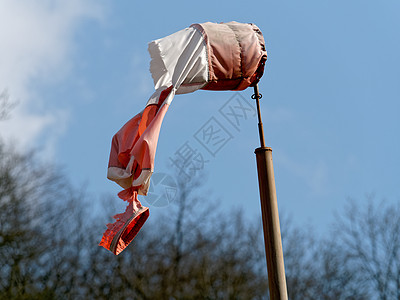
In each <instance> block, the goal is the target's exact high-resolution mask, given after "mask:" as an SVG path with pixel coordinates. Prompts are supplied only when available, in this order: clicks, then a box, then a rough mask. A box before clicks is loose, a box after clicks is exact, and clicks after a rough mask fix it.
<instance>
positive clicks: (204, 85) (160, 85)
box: [100, 22, 267, 255]
mask: <svg viewBox="0 0 400 300" xmlns="http://www.w3.org/2000/svg"><path fill="white" fill-rule="evenodd" d="M148 50H149V53H150V56H151V62H150V72H151V74H152V77H153V80H154V87H155V92H154V93H153V95H152V96H151V97H150V99H149V100H148V102H147V104H146V106H145V108H144V109H143V110H142V111H141V112H140V113H139V114H137V115H136V116H134V117H133V118H132V119H131V120H129V121H128V122H127V123H126V124H125V125H124V126H123V127H122V128H121V129H120V130H119V131H118V132H117V133H116V134H115V135H114V137H113V139H112V143H111V152H110V159H109V163H108V172H107V178H108V179H110V180H113V181H115V182H116V183H117V184H119V185H120V186H121V187H122V188H123V189H124V190H123V191H122V192H120V193H119V194H118V196H119V197H120V198H121V199H122V200H125V201H127V202H128V206H127V208H126V211H125V212H124V213H121V214H118V215H116V216H114V219H116V221H115V222H114V223H113V224H108V225H107V230H106V231H105V233H104V234H103V238H102V240H101V242H100V246H103V247H104V248H106V249H108V250H110V251H111V252H113V253H114V254H115V255H118V254H119V253H120V252H121V251H123V250H124V249H125V248H126V247H127V246H128V245H129V243H130V242H131V241H132V240H133V239H134V237H135V236H136V234H137V233H138V232H139V230H140V229H141V227H142V226H143V224H144V223H145V221H146V220H147V218H148V216H149V209H148V207H144V206H142V204H141V203H140V201H139V200H138V198H137V196H138V194H139V195H146V194H147V191H148V189H149V184H150V177H151V175H152V173H153V171H154V158H155V153H156V148H157V141H158V136H159V132H160V127H161V123H162V121H163V118H164V116H165V113H166V112H167V110H168V108H169V106H170V104H171V102H172V99H173V98H174V96H175V95H176V94H187V93H192V92H194V91H196V90H198V89H203V90H235V91H239V90H244V89H246V88H247V87H249V86H254V85H255V84H257V83H258V81H259V80H260V78H261V76H262V75H263V72H264V65H265V61H266V60H267V52H266V50H265V42H264V38H263V36H262V33H261V31H260V29H259V28H258V27H257V26H256V25H254V24H251V23H248V24H247V23H246V24H244V23H238V22H228V23H218V24H217V23H210V22H207V23H202V24H193V25H191V26H190V27H188V28H185V29H183V30H181V31H178V32H176V33H174V34H171V35H169V36H167V37H164V38H161V39H158V40H155V41H153V42H151V43H149V47H148Z"/></svg>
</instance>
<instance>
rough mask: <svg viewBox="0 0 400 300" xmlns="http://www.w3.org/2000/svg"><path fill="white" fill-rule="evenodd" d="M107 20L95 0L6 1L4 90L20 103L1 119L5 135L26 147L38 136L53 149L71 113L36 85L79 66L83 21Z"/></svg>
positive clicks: (0, 133) (1, 60)
mask: <svg viewBox="0 0 400 300" xmlns="http://www.w3.org/2000/svg"><path fill="white" fill-rule="evenodd" d="M87 19H94V20H97V21H101V20H102V8H101V6H99V5H98V4H97V3H96V2H95V1H77V0H73V1H40V2H37V1H34V2H32V1H27V0H26V1H12V0H6V1H1V2H0V45H1V47H0V66H1V67H0V92H2V91H7V92H8V94H9V98H10V101H11V102H13V103H17V106H16V107H14V108H13V110H12V111H10V112H9V116H10V118H9V119H8V120H3V121H1V122H0V137H1V138H3V139H6V140H10V139H11V140H13V141H14V142H16V143H17V144H18V145H19V146H21V147H29V146H31V145H34V144H35V143H36V142H37V141H38V139H39V138H40V139H43V138H44V139H46V138H47V140H45V141H43V145H45V148H47V149H51V148H52V147H53V146H50V144H51V143H56V141H57V137H58V136H59V135H61V134H62V133H63V131H64V129H65V128H66V125H67V121H68V111H63V110H60V109H50V108H49V107H54V105H52V106H50V105H46V104H47V103H46V101H50V100H48V99H43V98H41V97H40V91H39V90H38V89H37V88H36V83H45V84H47V85H48V84H51V83H55V82H57V81H59V80H61V79H63V78H65V76H68V74H69V72H70V71H71V68H72V67H73V59H72V58H73V53H74V50H75V49H76V46H75V45H74V35H75V34H76V32H77V30H78V29H79V26H80V25H81V24H82V21H84V20H87ZM44 136H46V137H44Z"/></svg>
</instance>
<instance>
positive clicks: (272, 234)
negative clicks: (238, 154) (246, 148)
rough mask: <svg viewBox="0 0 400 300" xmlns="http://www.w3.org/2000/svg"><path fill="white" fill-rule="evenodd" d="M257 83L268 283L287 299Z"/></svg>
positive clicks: (274, 299) (275, 297)
mask: <svg viewBox="0 0 400 300" xmlns="http://www.w3.org/2000/svg"><path fill="white" fill-rule="evenodd" d="M261 97H262V95H261V94H260V93H259V91H258V86H257V85H255V86H254V95H253V96H252V98H253V99H255V100H256V104H257V114H258V131H259V135H260V143H261V147H260V148H257V149H256V150H255V151H254V152H255V154H256V160H257V172H258V185H259V188H260V201H261V214H262V221H263V231H264V242H265V255H266V259H267V269H268V286H269V295H270V299H271V300H287V298H288V297H287V289H286V277H285V267H284V263H283V251H282V240H281V230H280V225H279V213H278V203H277V198H276V189H275V177H274V167H273V164H272V149H271V148H269V147H265V140H264V129H263V125H262V122H261V112H260V101H259V100H260V99H261Z"/></svg>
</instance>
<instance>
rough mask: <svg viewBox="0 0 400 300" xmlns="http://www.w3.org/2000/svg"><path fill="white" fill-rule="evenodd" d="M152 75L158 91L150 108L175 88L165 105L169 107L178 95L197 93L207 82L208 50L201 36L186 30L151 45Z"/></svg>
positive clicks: (189, 29) (194, 31)
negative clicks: (161, 95) (165, 91)
mask: <svg viewBox="0 0 400 300" xmlns="http://www.w3.org/2000/svg"><path fill="white" fill-rule="evenodd" d="M148 50H149V53H150V56H151V59H152V60H151V63H150V72H151V74H152V77H153V80H154V87H155V89H156V91H155V92H154V94H153V95H152V96H151V97H150V99H149V101H148V102H147V105H149V104H154V103H157V102H158V99H159V96H160V94H161V92H162V91H163V90H165V89H166V88H168V87H170V86H171V85H172V86H173V89H172V91H171V93H170V94H169V95H168V97H167V99H166V100H165V103H167V104H170V103H171V101H172V99H173V97H174V95H175V94H186V93H191V92H194V91H196V90H198V89H200V88H201V87H203V86H204V85H205V84H206V83H207V80H208V59H207V47H206V44H205V41H204V39H203V36H202V34H201V33H200V32H199V31H198V30H197V29H195V28H192V27H190V28H186V29H183V30H181V31H178V32H176V33H174V34H171V35H169V36H167V37H165V38H162V39H158V40H155V41H153V42H151V43H149V48H148Z"/></svg>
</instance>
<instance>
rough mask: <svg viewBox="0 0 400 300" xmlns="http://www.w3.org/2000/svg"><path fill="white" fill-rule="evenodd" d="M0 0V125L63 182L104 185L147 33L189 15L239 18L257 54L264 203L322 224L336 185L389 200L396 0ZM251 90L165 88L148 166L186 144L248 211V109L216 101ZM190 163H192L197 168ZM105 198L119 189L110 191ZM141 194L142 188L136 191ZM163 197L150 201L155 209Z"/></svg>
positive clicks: (145, 93)
mask: <svg viewBox="0 0 400 300" xmlns="http://www.w3.org/2000/svg"><path fill="white" fill-rule="evenodd" d="M251 5H252V7H247V6H246V5H245V3H244V2H235V1H226V0H223V1H203V2H202V3H201V5H200V3H197V4H192V5H189V4H188V2H183V1H175V2H174V1H170V2H168V3H167V2H157V1H140V2H136V1H135V2H134V1H118V2H117V1H77V0H74V1H64V2H63V1H50V0H49V1H41V2H36V3H35V4H33V2H31V1H18V2H16V1H11V0H8V1H7V0H3V1H1V2H0V92H1V91H4V90H7V92H8V94H9V95H10V99H11V101H14V102H16V103H17V106H16V107H15V108H14V110H13V111H12V112H11V115H10V119H9V120H8V121H2V122H0V136H2V137H3V138H4V139H6V140H8V141H12V142H13V143H15V144H16V145H17V146H18V147H19V148H22V149H29V148H32V147H33V148H39V149H41V150H40V151H41V152H40V153H41V157H42V158H44V159H45V160H47V161H50V162H54V163H56V164H58V165H59V166H61V168H62V170H63V171H64V172H65V173H66V174H67V175H68V176H69V177H70V178H71V180H72V181H73V183H74V184H77V185H79V186H82V185H85V186H86V188H87V190H88V191H89V192H91V193H95V194H96V193H99V194H100V193H111V194H116V193H117V192H118V191H119V187H118V186H117V185H116V184H115V183H113V182H110V181H108V180H107V179H106V169H107V163H108V155H109V150H110V142H111V138H112V136H113V134H114V133H115V132H116V131H117V130H118V129H119V128H120V127H121V126H122V125H123V124H124V123H125V122H126V121H127V120H129V119H130V118H131V117H132V116H134V115H136V114H137V113H138V112H139V111H140V110H141V109H142V108H143V107H144V105H145V104H146V102H147V99H148V97H149V96H150V95H151V94H152V92H153V82H152V79H151V75H150V72H149V62H150V57H149V55H148V53H147V44H148V43H149V42H150V41H152V40H154V39H158V38H161V37H164V36H166V35H169V34H171V33H174V32H176V31H178V30H180V29H183V28H185V27H187V26H189V25H191V24H192V23H202V22H207V21H211V22H228V21H238V22H252V23H255V24H257V25H258V27H259V28H260V29H261V31H262V32H263V34H264V38H265V40H266V48H267V51H268V61H267V64H266V69H265V74H264V77H263V78H262V79H261V82H260V84H259V87H260V92H261V93H262V94H263V96H264V97H263V99H262V101H261V107H262V117H263V122H264V130H265V135H266V141H267V144H268V146H270V147H272V149H273V158H274V167H275V177H276V187H277V193H278V205H279V209H280V211H281V212H284V213H285V214H287V215H290V216H291V217H292V218H293V219H294V220H295V222H296V223H298V224H304V223H310V224H311V225H312V226H314V227H315V228H317V229H318V228H320V229H322V230H323V229H325V228H326V227H327V226H328V225H329V224H330V222H331V221H332V220H333V212H334V211H341V210H342V208H343V206H344V204H345V203H346V201H347V200H346V199H347V198H349V197H350V198H355V199H357V200H358V201H359V203H360V205H362V204H363V202H365V201H366V197H365V196H366V195H368V194H375V195H376V201H380V200H382V199H386V201H399V197H400V192H399V183H400V180H399V179H400V174H399V167H400V159H399V153H400V141H399V131H400V121H399V113H400V104H399V100H400V84H399V83H400V58H399V53H400V39H399V34H398V33H399V30H400V20H399V18H398V12H399V11H400V3H399V2H398V1H382V2H377V1H285V2H279V3H278V2H275V1H266V2H264V1H253V2H251ZM251 94H252V90H250V89H248V90H246V91H243V92H240V93H236V92H230V91H226V92H209V91H197V92H195V93H193V94H189V95H178V96H176V97H175V99H174V101H173V102H172V105H171V107H170V110H169V111H168V113H167V115H166V118H165V120H164V123H163V126H162V129H161V133H160V140H159V144H158V149H157V155H156V165H155V172H158V173H170V172H171V167H170V166H169V162H170V158H171V157H174V155H175V154H176V153H177V151H179V149H181V147H182V146H183V145H185V143H186V142H187V143H189V145H190V146H191V148H193V149H194V150H195V151H196V153H197V154H199V155H201V156H202V157H203V158H204V159H205V160H206V161H207V162H206V163H205V165H204V168H203V173H204V174H206V177H207V180H206V183H205V190H210V193H208V192H207V193H206V192H205V193H204V197H205V198H207V199H208V201H210V202H211V203H215V204H217V203H218V204H219V205H220V206H222V207H223V208H224V209H227V210H229V209H230V208H231V207H241V208H243V211H244V213H245V214H246V216H247V217H248V218H252V217H254V216H256V215H258V214H259V211H260V208H259V207H260V206H259V195H258V185H257V173H256V165H255V156H254V149H255V148H256V147H258V145H259V140H258V135H257V120H256V118H255V117H254V116H253V115H248V116H247V118H246V119H243V122H241V123H240V126H239V127H238V128H235V127H234V126H230V125H231V124H230V123H229V122H228V121H227V119H225V118H224V117H223V115H222V114H221V113H220V112H219V110H220V109H222V107H224V105H226V103H228V102H229V101H230V100H232V99H233V100H235V99H242V100H243V99H245V100H247V101H249V103H251V104H253V102H252V101H251V99H250V97H251ZM210 120H213V121H212V122H214V121H217V122H219V123H220V124H221V125H223V126H224V127H225V128H226V130H227V132H229V134H230V137H231V138H230V139H229V141H228V142H227V143H226V144H225V145H224V146H223V147H222V148H221V149H219V150H218V152H217V153H215V155H211V154H210V153H209V152H208V151H207V150H206V149H204V147H202V145H201V144H200V143H198V141H197V140H196V138H195V135H196V133H197V132H198V131H199V130H200V129H201V128H202V126H204V125H205V124H207V122H210ZM202 176H203V175H202ZM115 201H116V202H118V201H120V200H118V199H117V197H115ZM145 201H146V200H144V202H145ZM165 209H166V208H165V207H162V208H158V207H151V213H152V214H153V215H154V216H152V217H151V218H150V219H152V222H153V221H156V216H157V212H159V211H163V210H165Z"/></svg>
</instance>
